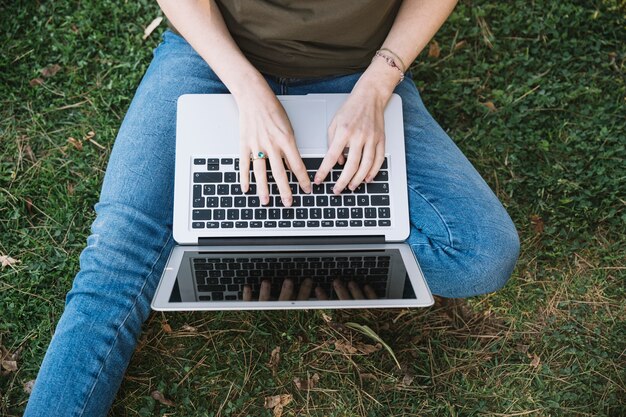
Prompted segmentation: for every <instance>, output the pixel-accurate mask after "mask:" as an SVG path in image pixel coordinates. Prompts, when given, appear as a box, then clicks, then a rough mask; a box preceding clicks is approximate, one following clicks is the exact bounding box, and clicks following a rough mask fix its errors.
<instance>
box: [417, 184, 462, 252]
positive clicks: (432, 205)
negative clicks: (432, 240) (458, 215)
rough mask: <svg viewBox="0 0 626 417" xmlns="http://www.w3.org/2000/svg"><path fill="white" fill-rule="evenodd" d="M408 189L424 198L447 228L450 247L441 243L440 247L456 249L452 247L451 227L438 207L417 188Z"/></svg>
mask: <svg viewBox="0 0 626 417" xmlns="http://www.w3.org/2000/svg"><path fill="white" fill-rule="evenodd" d="M408 188H410V189H411V190H412V191H413V192H415V193H417V194H418V195H419V196H420V197H422V198H423V199H424V201H426V203H428V205H429V206H430V207H431V208H432V209H433V210H434V212H435V213H436V214H437V217H439V219H440V220H441V223H443V226H444V227H445V228H446V233H447V234H448V242H450V244H449V245H448V244H445V243H440V245H441V246H442V247H443V248H447V249H455V248H454V246H453V245H452V232H451V231H450V227H449V226H448V223H447V222H446V221H445V219H444V218H443V215H442V214H441V212H440V211H439V210H438V209H437V207H436V206H435V205H434V204H433V203H431V202H430V200H429V199H428V198H426V196H425V195H424V194H423V193H421V192H420V191H419V190H418V189H417V186H413V185H409V186H408ZM411 245H412V244H411Z"/></svg>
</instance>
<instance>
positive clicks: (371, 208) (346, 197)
mask: <svg viewBox="0 0 626 417" xmlns="http://www.w3.org/2000/svg"><path fill="white" fill-rule="evenodd" d="M322 159H323V158H320V157H313V158H309V157H305V158H302V161H303V162H304V165H305V166H306V168H307V172H308V174H309V178H310V179H311V181H313V177H314V176H315V173H316V171H317V169H318V168H319V166H320V164H321V163H322ZM268 166H269V164H268ZM342 168H343V167H342V166H341V165H338V164H337V165H335V166H334V167H333V169H332V170H331V172H330V173H329V174H328V176H327V177H326V179H325V180H324V182H322V183H321V184H320V185H315V184H313V183H312V184H311V185H312V192H311V193H310V194H307V193H305V192H304V191H303V190H302V189H300V186H299V184H298V181H297V178H296V176H295V175H294V174H293V173H291V172H290V171H289V170H287V178H288V180H289V187H291V192H292V194H293V204H292V206H291V207H285V206H284V205H283V203H282V201H281V198H280V193H279V191H278V186H277V185H276V181H275V179H274V177H273V175H272V173H271V171H270V170H268V171H267V182H268V187H269V195H270V201H269V204H267V205H265V206H262V205H261V204H260V200H259V197H258V196H257V195H256V191H257V190H256V183H255V179H254V173H253V172H252V169H251V170H250V189H249V191H248V192H247V193H245V194H244V193H243V192H242V191H241V186H240V185H239V179H240V178H239V158H221V159H220V158H206V157H194V158H193V194H192V216H191V217H192V224H191V226H192V228H193V229H205V228H206V229H233V228H237V229H247V228H251V229H256V228H266V229H268V228H269V229H273V228H276V229H280V228H320V229H321V228H335V227H336V228H367V227H389V226H391V210H390V198H389V170H388V168H387V158H385V161H384V163H383V165H382V167H381V169H380V171H379V172H378V174H377V175H376V177H375V178H374V179H373V181H372V182H371V183H369V184H365V183H363V184H361V185H359V187H357V188H356V189H355V190H354V191H351V190H349V189H348V188H346V189H345V190H344V191H343V192H342V193H341V194H340V195H335V194H334V193H333V191H332V188H333V186H334V185H335V181H337V179H338V178H339V176H340V175H341V170H342Z"/></svg>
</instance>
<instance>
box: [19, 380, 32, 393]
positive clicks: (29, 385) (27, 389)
mask: <svg viewBox="0 0 626 417" xmlns="http://www.w3.org/2000/svg"><path fill="white" fill-rule="evenodd" d="M34 385H35V380H34V379H31V380H30V381H27V382H24V384H23V385H22V387H24V392H25V393H26V394H28V395H30V393H31V392H33V386H34Z"/></svg>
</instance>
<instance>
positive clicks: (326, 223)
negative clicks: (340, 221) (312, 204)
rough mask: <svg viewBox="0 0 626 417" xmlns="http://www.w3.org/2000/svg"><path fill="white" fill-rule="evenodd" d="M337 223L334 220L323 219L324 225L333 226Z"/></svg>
mask: <svg viewBox="0 0 626 417" xmlns="http://www.w3.org/2000/svg"><path fill="white" fill-rule="evenodd" d="M334 224H335V222H334V221H332V220H322V227H333V226H334Z"/></svg>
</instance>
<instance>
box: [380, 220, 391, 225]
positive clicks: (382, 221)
mask: <svg viewBox="0 0 626 417" xmlns="http://www.w3.org/2000/svg"><path fill="white" fill-rule="evenodd" d="M378 225H379V226H391V220H379V221H378Z"/></svg>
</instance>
